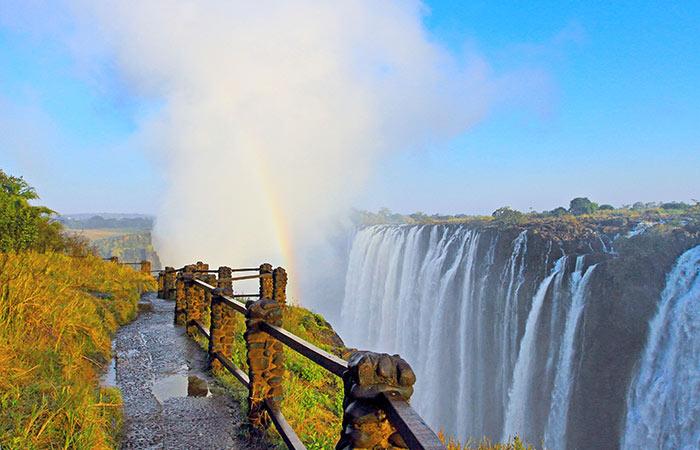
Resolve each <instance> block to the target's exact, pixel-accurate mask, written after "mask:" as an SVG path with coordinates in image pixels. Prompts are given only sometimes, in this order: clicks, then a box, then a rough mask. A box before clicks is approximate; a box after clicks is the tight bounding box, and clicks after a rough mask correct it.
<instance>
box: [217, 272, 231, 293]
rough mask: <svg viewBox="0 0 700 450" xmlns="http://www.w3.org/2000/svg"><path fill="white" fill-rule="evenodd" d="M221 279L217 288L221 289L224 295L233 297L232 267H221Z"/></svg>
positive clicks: (219, 278) (218, 280)
mask: <svg viewBox="0 0 700 450" xmlns="http://www.w3.org/2000/svg"><path fill="white" fill-rule="evenodd" d="M218 275H219V277H218V279H217V280H216V287H218V288H219V289H221V293H222V294H223V295H229V296H231V295H233V282H232V281H231V277H232V272H231V268H230V267H226V266H221V267H219V274H218Z"/></svg>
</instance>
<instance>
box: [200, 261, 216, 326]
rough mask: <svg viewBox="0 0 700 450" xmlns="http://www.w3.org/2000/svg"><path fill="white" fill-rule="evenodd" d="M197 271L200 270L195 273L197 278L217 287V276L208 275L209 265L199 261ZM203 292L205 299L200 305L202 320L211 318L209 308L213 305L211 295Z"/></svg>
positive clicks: (203, 290) (204, 290) (205, 291)
mask: <svg viewBox="0 0 700 450" xmlns="http://www.w3.org/2000/svg"><path fill="white" fill-rule="evenodd" d="M196 270H198V272H196V273H195V278H197V279H198V280H202V281H204V282H205V283H207V284H208V285H210V286H214V287H216V275H214V274H209V273H208V271H209V264H205V263H203V262H202V261H197V267H196ZM202 292H203V295H204V297H203V300H202V303H201V305H200V313H199V316H200V318H204V317H209V306H210V305H211V293H210V292H209V291H207V290H206V289H203V288H202ZM200 320H201V319H200Z"/></svg>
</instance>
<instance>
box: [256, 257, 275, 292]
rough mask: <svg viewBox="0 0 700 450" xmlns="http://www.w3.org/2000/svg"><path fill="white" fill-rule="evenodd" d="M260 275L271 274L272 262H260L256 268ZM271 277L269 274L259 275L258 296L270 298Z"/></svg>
mask: <svg viewBox="0 0 700 450" xmlns="http://www.w3.org/2000/svg"><path fill="white" fill-rule="evenodd" d="M258 270H259V273H260V275H266V274H270V275H272V264H268V263H264V264H260V268H259V269H258ZM272 295H273V294H272V277H271V276H265V277H264V276H261V277H260V298H261V299H262V298H272Z"/></svg>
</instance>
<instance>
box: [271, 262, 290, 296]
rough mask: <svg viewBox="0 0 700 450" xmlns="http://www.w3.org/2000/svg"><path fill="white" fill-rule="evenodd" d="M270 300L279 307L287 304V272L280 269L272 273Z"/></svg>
mask: <svg viewBox="0 0 700 450" xmlns="http://www.w3.org/2000/svg"><path fill="white" fill-rule="evenodd" d="M272 298H274V299H275V300H276V301H277V303H279V304H280V305H286V304H287V272H286V271H285V270H284V269H283V268H281V267H278V268H276V269H275V270H273V271H272Z"/></svg>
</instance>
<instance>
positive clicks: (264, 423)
mask: <svg viewBox="0 0 700 450" xmlns="http://www.w3.org/2000/svg"><path fill="white" fill-rule="evenodd" d="M261 267H262V266H261ZM263 289H266V285H263V284H262V283H261V293H262V292H263ZM247 307H248V311H247V312H246V321H245V322H246V331H245V334H244V337H245V342H246V348H247V353H248V354H247V358H248V378H249V379H250V386H249V391H248V420H249V421H250V423H251V424H252V425H253V426H254V427H255V428H257V429H259V430H264V429H266V428H267V427H268V426H269V425H270V417H269V415H268V414H267V412H266V411H265V403H266V402H267V403H268V404H269V405H270V406H271V407H272V408H276V409H278V408H279V407H280V403H281V402H282V395H283V390H282V380H283V378H284V352H283V350H282V343H281V342H278V341H277V340H275V339H274V338H272V337H271V336H269V335H268V334H267V333H265V332H263V331H262V330H260V323H261V322H263V321H265V322H267V323H269V324H271V325H276V326H281V325H282V306H281V305H280V304H279V303H278V302H277V301H276V300H274V299H272V298H269V297H268V298H261V299H260V300H257V301H249V302H248V303H247Z"/></svg>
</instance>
